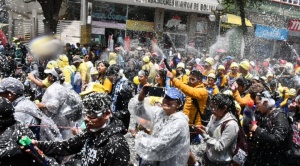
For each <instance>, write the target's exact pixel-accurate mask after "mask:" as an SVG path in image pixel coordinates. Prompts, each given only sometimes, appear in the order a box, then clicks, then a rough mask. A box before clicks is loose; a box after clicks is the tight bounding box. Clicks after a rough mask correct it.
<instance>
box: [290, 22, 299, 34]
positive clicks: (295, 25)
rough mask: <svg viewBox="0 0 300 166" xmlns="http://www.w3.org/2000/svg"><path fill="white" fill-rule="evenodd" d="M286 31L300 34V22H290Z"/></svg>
mask: <svg viewBox="0 0 300 166" xmlns="http://www.w3.org/2000/svg"><path fill="white" fill-rule="evenodd" d="M288 30H291V31H299V32H300V20H290V24H289V26H288Z"/></svg>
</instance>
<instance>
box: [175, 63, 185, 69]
mask: <svg viewBox="0 0 300 166" xmlns="http://www.w3.org/2000/svg"><path fill="white" fill-rule="evenodd" d="M179 67H181V68H183V69H184V63H182V62H179V63H178V64H177V66H176V68H179Z"/></svg>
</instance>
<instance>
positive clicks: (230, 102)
mask: <svg viewBox="0 0 300 166" xmlns="http://www.w3.org/2000/svg"><path fill="white" fill-rule="evenodd" d="M211 102H213V103H214V104H215V105H216V106H217V107H218V108H220V109H224V108H225V106H227V109H226V110H225V111H226V112H230V113H231V114H232V115H234V117H235V118H236V120H237V121H238V125H239V126H240V127H241V122H240V119H239V117H238V113H237V111H236V108H235V103H234V99H233V96H231V95H226V94H223V93H218V94H215V95H214V96H213V97H212V99H211Z"/></svg>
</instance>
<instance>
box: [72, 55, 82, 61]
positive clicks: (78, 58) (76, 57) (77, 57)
mask: <svg viewBox="0 0 300 166" xmlns="http://www.w3.org/2000/svg"><path fill="white" fill-rule="evenodd" d="M77 62H82V59H81V58H80V57H79V56H78V55H75V56H74V57H73V63H77Z"/></svg>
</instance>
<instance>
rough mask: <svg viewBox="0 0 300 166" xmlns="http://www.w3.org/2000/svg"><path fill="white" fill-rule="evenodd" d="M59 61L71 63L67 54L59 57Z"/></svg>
mask: <svg viewBox="0 0 300 166" xmlns="http://www.w3.org/2000/svg"><path fill="white" fill-rule="evenodd" d="M58 60H59V61H63V62H69V58H68V57H67V55H66V54H61V55H60V56H59V57H58Z"/></svg>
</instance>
